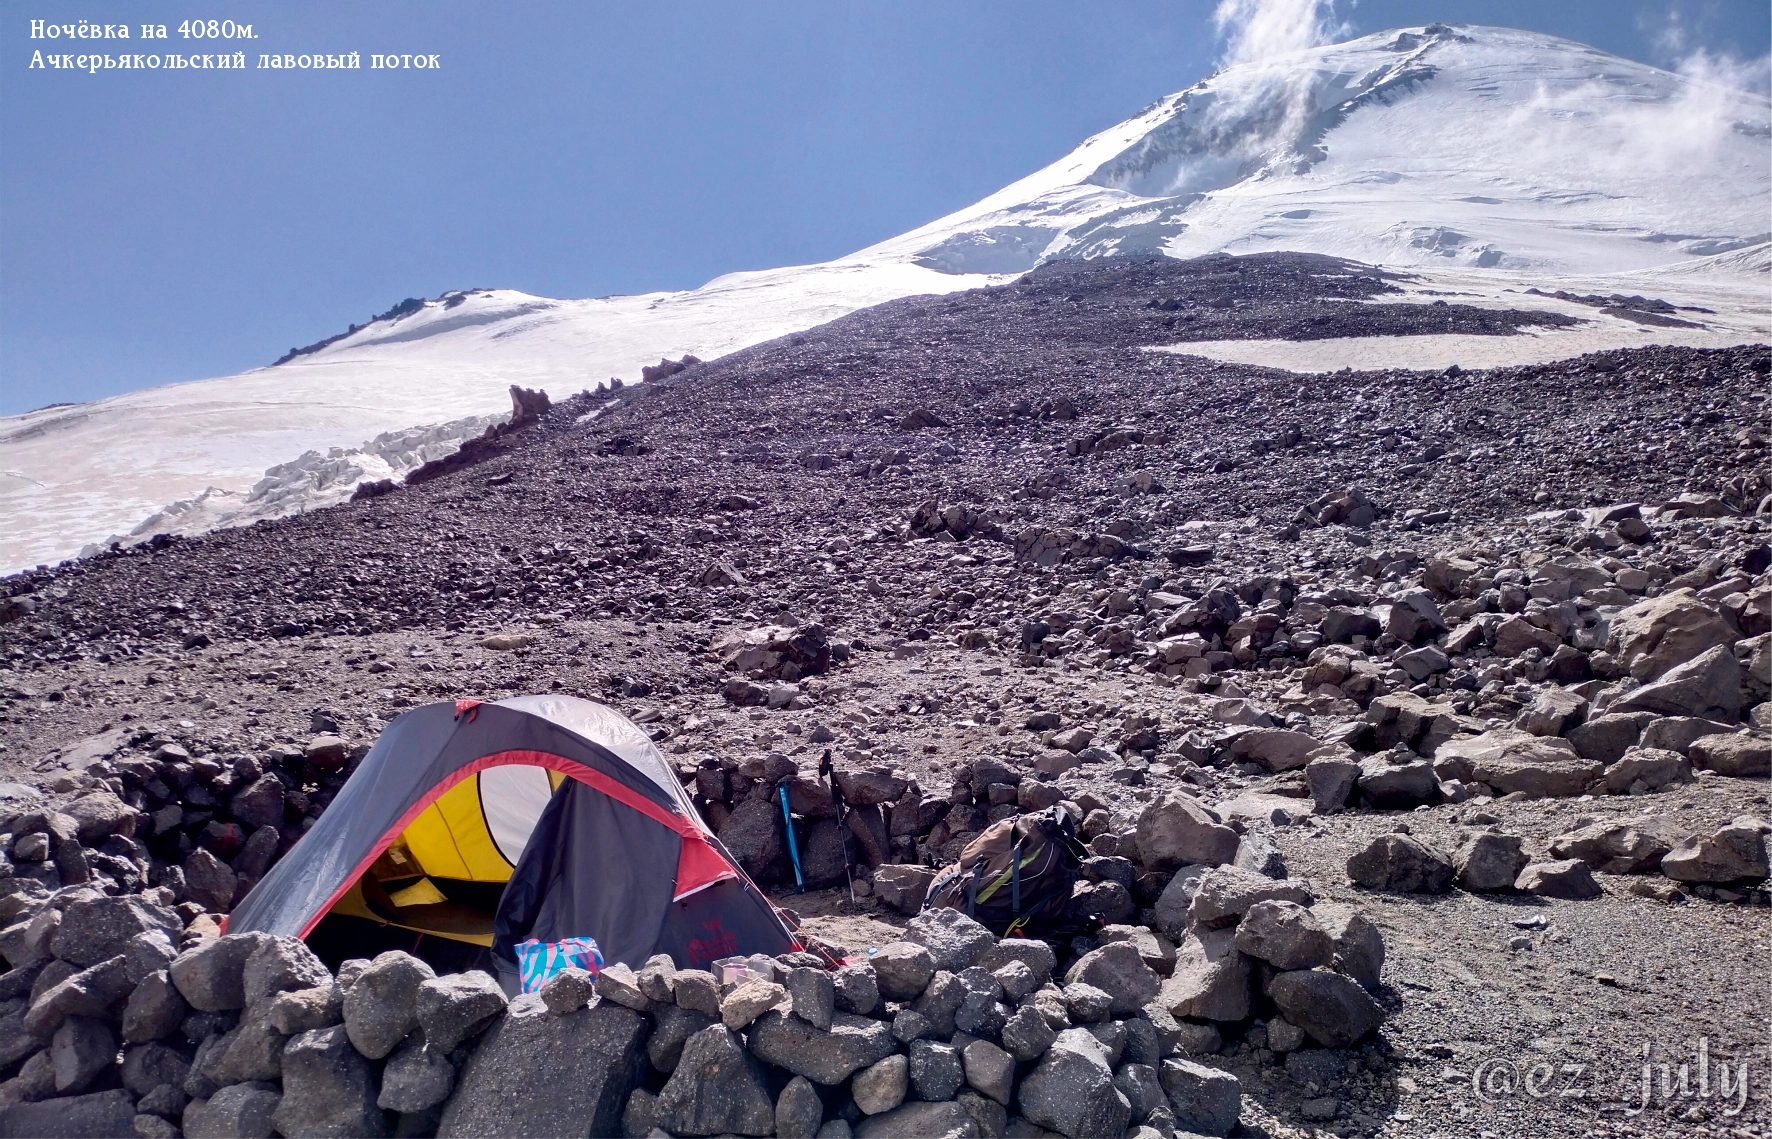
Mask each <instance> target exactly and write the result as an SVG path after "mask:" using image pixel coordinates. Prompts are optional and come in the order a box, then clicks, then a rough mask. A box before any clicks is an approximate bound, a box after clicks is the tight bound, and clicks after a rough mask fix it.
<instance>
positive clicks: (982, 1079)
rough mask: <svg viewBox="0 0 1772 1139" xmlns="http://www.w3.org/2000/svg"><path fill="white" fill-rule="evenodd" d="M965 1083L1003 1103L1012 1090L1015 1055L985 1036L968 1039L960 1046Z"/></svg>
mask: <svg viewBox="0 0 1772 1139" xmlns="http://www.w3.org/2000/svg"><path fill="white" fill-rule="evenodd" d="M960 1062H961V1065H962V1066H963V1067H964V1068H965V1069H966V1083H967V1084H968V1085H969V1086H970V1087H972V1088H974V1089H975V1090H977V1091H978V1093H979V1094H980V1095H984V1096H988V1097H989V1098H991V1099H993V1100H996V1101H997V1102H998V1103H1000V1104H1002V1105H1003V1106H1004V1107H1008V1106H1009V1104H1010V1102H1011V1096H1012V1093H1013V1092H1014V1090H1015V1057H1013V1056H1011V1055H1010V1054H1009V1053H1007V1052H1005V1051H1004V1050H1003V1049H1001V1048H999V1047H997V1046H996V1045H995V1044H992V1043H991V1042H990V1041H988V1040H970V1041H967V1043H966V1046H965V1047H964V1048H961V1049H960Z"/></svg>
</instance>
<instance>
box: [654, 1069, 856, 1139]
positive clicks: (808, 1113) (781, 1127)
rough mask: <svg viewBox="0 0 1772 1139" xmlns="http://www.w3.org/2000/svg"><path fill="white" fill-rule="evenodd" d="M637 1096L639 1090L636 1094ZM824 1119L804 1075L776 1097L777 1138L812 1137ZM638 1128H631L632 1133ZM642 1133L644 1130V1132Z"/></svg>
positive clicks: (819, 1104)
mask: <svg viewBox="0 0 1772 1139" xmlns="http://www.w3.org/2000/svg"><path fill="white" fill-rule="evenodd" d="M634 1094H635V1095H638V1094H639V1093H638V1092H636V1093H634ZM823 1122H824V1101H823V1100H821V1099H819V1097H818V1089H817V1088H815V1087H813V1086H812V1081H811V1080H808V1079H807V1078H806V1077H805V1076H795V1077H794V1078H793V1079H791V1080H789V1081H788V1082H787V1084H786V1086H784V1087H783V1088H782V1089H781V1094H780V1095H779V1096H777V1097H776V1098H775V1134H776V1136H777V1137H778V1139H812V1137H813V1136H814V1135H817V1134H818V1127H819V1124H821V1123H823ZM636 1131H637V1129H634V1128H630V1129H629V1130H628V1134H629V1135H633V1134H635V1133H636ZM641 1133H642V1134H643V1133H644V1132H641Z"/></svg>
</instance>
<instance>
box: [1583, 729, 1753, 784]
mask: <svg viewBox="0 0 1772 1139" xmlns="http://www.w3.org/2000/svg"><path fill="white" fill-rule="evenodd" d="M1716 738H1724V737H1716ZM1691 781H1692V762H1691V761H1690V760H1688V759H1687V758H1686V757H1685V756H1683V755H1681V754H1680V753H1679V752H1677V751H1665V750H1663V749H1661V748H1654V747H1631V748H1627V749H1626V750H1625V752H1624V754H1623V755H1622V756H1621V757H1619V759H1618V760H1617V761H1616V762H1614V763H1613V764H1612V765H1611V766H1609V767H1608V768H1606V775H1605V779H1604V785H1605V788H1606V791H1607V792H1608V793H1609V794H1613V795H1629V794H1632V793H1635V792H1648V791H1658V790H1660V789H1661V788H1663V787H1666V786H1668V785H1669V784H1671V783H1690V782H1691Z"/></svg>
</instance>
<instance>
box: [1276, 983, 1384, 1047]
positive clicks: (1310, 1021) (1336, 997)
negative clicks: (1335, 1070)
mask: <svg viewBox="0 0 1772 1139" xmlns="http://www.w3.org/2000/svg"><path fill="white" fill-rule="evenodd" d="M1268 996H1270V997H1272V998H1273V1001H1274V1004H1275V1005H1277V1006H1279V1009H1280V1012H1282V1013H1283V1014H1285V1017H1286V1019H1287V1020H1289V1021H1291V1022H1292V1023H1293V1024H1296V1025H1297V1026H1298V1027H1300V1028H1302V1029H1304V1030H1305V1032H1307V1033H1309V1034H1310V1036H1311V1038H1312V1039H1313V1040H1316V1041H1318V1042H1319V1043H1321V1044H1323V1045H1325V1046H1327V1047H1330V1048H1346V1047H1348V1046H1350V1045H1352V1044H1353V1043H1354V1042H1355V1041H1357V1040H1359V1039H1360V1038H1361V1037H1363V1036H1365V1035H1366V1034H1367V1033H1368V1032H1371V1031H1372V1030H1373V1029H1375V1028H1377V1027H1378V1026H1379V1025H1380V1024H1382V1023H1384V1010H1383V1009H1382V1008H1379V1007H1378V1002H1376V1001H1374V1000H1373V999H1372V998H1371V997H1370V996H1368V995H1367V993H1366V990H1365V989H1364V988H1362V987H1361V986H1360V985H1359V984H1358V983H1356V982H1355V981H1353V980H1351V979H1349V978H1347V977H1344V976H1342V975H1341V974H1340V973H1334V972H1331V971H1329V970H1327V969H1301V970H1298V971H1296V972H1291V973H1281V974H1279V975H1278V976H1276V977H1275V978H1274V979H1273V981H1272V982H1271V983H1270V984H1269V985H1268Z"/></svg>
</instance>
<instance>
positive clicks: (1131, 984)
mask: <svg viewBox="0 0 1772 1139" xmlns="http://www.w3.org/2000/svg"><path fill="white" fill-rule="evenodd" d="M1064 980H1065V984H1067V985H1073V984H1085V985H1094V986H1095V987H1096V988H1098V989H1100V990H1101V991H1102V992H1104V993H1106V994H1107V995H1108V996H1109V997H1111V998H1112V999H1113V1003H1112V1004H1111V1005H1109V1006H1108V1012H1109V1014H1110V1015H1112V1016H1136V1015H1137V1014H1138V1010H1139V1009H1140V1008H1143V1007H1144V1006H1145V1005H1146V1004H1148V1003H1149V1002H1150V1001H1151V1000H1153V999H1154V998H1155V997H1156V995H1157V991H1158V990H1159V989H1160V988H1161V987H1162V981H1161V980H1160V979H1159V978H1158V977H1157V974H1156V973H1155V972H1154V971H1153V970H1152V969H1151V967H1150V966H1149V965H1147V964H1145V961H1144V957H1143V956H1142V955H1141V954H1140V953H1139V952H1138V948H1137V947H1136V946H1134V945H1131V944H1129V943H1127V942H1123V941H1122V942H1114V943H1111V944H1108V945H1104V946H1102V947H1101V948H1099V949H1094V950H1091V951H1090V952H1088V953H1085V954H1084V955H1083V956H1081V957H1079V958H1077V960H1076V961H1075V962H1074V963H1073V964H1072V965H1071V967H1070V968H1069V969H1068V970H1066V971H1065V975H1064Z"/></svg>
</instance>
